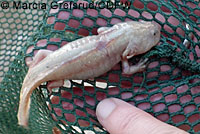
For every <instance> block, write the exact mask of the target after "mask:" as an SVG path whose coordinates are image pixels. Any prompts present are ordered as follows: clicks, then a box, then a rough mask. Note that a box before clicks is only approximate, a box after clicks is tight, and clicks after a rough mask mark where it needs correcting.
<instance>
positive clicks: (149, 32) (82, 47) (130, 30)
mask: <svg viewBox="0 0 200 134" xmlns="http://www.w3.org/2000/svg"><path fill="white" fill-rule="evenodd" d="M159 40H160V29H159V27H158V26H157V25H156V24H154V23H151V22H144V21H142V22H135V21H129V22H123V23H118V24H116V25H114V26H113V27H110V28H108V27H102V28H99V29H98V35H94V36H88V37H85V38H81V39H78V40H75V41H73V42H71V43H68V44H67V45H65V46H63V47H62V48H60V49H58V50H57V51H55V52H52V53H50V54H47V56H46V58H44V59H43V60H41V61H40V62H38V61H39V60H38V59H41V56H37V55H36V58H35V63H34V64H36V62H38V63H37V64H36V65H35V66H34V67H32V68H30V69H29V71H28V73H27V75H26V77H25V79H24V82H23V85H22V89H21V93H20V104H19V109H18V123H19V125H22V126H25V127H26V126H27V125H28V116H29V107H30V96H31V94H32V92H33V90H34V89H35V88H36V87H38V86H39V85H40V84H41V83H43V82H46V81H52V80H62V79H68V80H72V79H76V80H77V79H80V80H84V79H89V78H94V77H97V76H100V75H102V74H104V73H106V72H107V71H109V70H111V69H112V67H113V66H115V65H116V64H117V63H119V62H120V61H122V67H123V73H125V74H132V73H135V72H138V71H141V70H143V69H144V68H145V65H144V64H145V62H146V60H145V61H143V62H140V63H139V64H137V65H134V66H129V64H128V59H129V58H131V57H133V56H134V55H138V54H142V53H145V52H147V51H148V50H150V49H151V48H152V47H153V46H155V45H156V44H157V43H158V42H159ZM33 62H34V61H33Z"/></svg>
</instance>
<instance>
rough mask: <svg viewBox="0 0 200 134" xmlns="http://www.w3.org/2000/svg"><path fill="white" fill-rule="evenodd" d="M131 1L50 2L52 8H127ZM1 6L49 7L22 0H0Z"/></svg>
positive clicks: (41, 3)
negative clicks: (9, 0) (10, 0)
mask: <svg viewBox="0 0 200 134" xmlns="http://www.w3.org/2000/svg"><path fill="white" fill-rule="evenodd" d="M130 5H131V3H130V2H123V3H122V2H111V1H107V2H103V1H101V2H97V3H94V2H92V3H87V2H79V3H75V2H73V1H69V2H55V1H54V2H51V3H50V8H51V9H58V8H59V9H88V8H89V9H97V8H99V9H104V8H107V9H112V8H114V9H116V8H119V7H120V6H121V7H122V8H123V9H125V8H128V9H129V8H130ZM0 7H1V8H2V9H9V8H12V9H43V10H46V9H47V8H48V5H47V3H44V2H30V3H28V2H21V1H12V2H8V1H1V2H0Z"/></svg>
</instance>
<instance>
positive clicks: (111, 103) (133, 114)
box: [96, 98, 188, 134]
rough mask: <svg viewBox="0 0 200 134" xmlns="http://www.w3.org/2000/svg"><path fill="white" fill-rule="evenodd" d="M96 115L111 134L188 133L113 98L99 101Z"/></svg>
mask: <svg viewBox="0 0 200 134" xmlns="http://www.w3.org/2000/svg"><path fill="white" fill-rule="evenodd" d="M96 115H97V118H98V120H99V122H100V123H101V124H102V125H103V126H104V127H105V129H106V130H107V131H108V132H110V133H111V134H168V133H169V134H188V133H187V132H185V131H183V130H181V129H178V128H176V127H174V126H171V125H168V124H166V123H164V122H161V121H159V120H157V119H156V118H154V117H153V116H151V115H150V114H148V113H146V112H144V111H142V110H140V109H138V108H136V107H134V106H132V105H131V104H128V103H126V102H124V101H121V100H119V99H115V98H110V99H105V100H103V101H101V102H100V103H99V104H98V106H97V109H96Z"/></svg>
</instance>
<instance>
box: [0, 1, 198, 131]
mask: <svg viewBox="0 0 200 134" xmlns="http://www.w3.org/2000/svg"><path fill="white" fill-rule="evenodd" d="M66 1H67V0H66ZM12 2H13V1H9V3H10V7H9V8H8V9H3V8H2V7H1V8H0V10H1V12H0V82H1V83H0V98H1V99H0V133H3V134H10V133H20V134H21V133H28V134H31V133H33V134H40V133H45V134H47V133H53V131H54V133H86V134H88V133H89V134H94V133H99V134H105V133H108V132H106V130H105V129H104V128H103V127H102V126H101V125H100V124H99V123H98V121H97V119H96V115H95V108H96V105H97V104H98V103H99V101H101V100H103V99H104V98H108V97H116V98H120V99H122V100H125V101H127V102H129V103H130V104H133V105H135V106H137V107H139V108H140V109H142V110H144V111H146V112H148V113H150V114H152V115H153V116H155V117H156V118H158V119H159V120H162V121H164V122H166V123H169V124H171V125H174V126H176V127H179V128H181V129H183V130H186V131H188V132H190V133H198V132H199V133H200V76H199V73H200V63H199V62H200V48H199V47H200V3H199V2H198V0H196V1H191V0H183V1H181V0H174V1H168V0H140V1H139V0H135V1H131V2H130V3H129V4H130V5H129V6H130V7H129V8H128V7H125V6H123V5H121V6H119V7H117V8H111V9H108V8H104V9H100V8H96V9H89V8H88V9H87V8H84V7H82V6H81V7H80V9H69V8H68V9H66V8H65V9H64V8H59V9H52V8H51V7H50V5H51V3H52V1H47V0H43V1H42V2H41V1H38V0H35V1H33V0H31V1H28V0H27V1H25V0H24V1H22V2H26V3H31V2H32V3H33V2H35V3H39V2H40V3H46V4H47V5H48V6H47V7H46V9H13V8H12V7H11V5H12V4H13V3H12ZM54 2H55V3H56V2H58V3H63V2H62V1H54ZM74 2H75V3H76V1H74ZM85 2H86V1H85ZM91 2H92V1H88V3H91ZM123 2H126V1H123ZM55 3H54V4H55ZM1 5H2V2H1ZM54 6H55V5H54ZM40 7H41V6H40ZM37 8H39V7H37ZM128 20H135V21H138V20H146V21H155V22H156V23H158V24H159V25H160V26H161V32H162V37H161V40H160V43H159V45H158V46H156V47H155V48H153V49H152V50H151V51H150V52H148V53H146V54H144V55H140V56H137V57H134V58H133V59H132V60H131V61H132V62H133V63H135V62H136V61H137V60H138V59H139V58H149V64H148V66H147V69H146V71H145V72H143V73H136V74H133V75H130V76H125V75H122V74H121V66H120V64H119V65H116V66H115V67H114V68H113V69H112V70H111V71H109V72H108V73H106V74H103V75H102V76H100V77H98V78H95V79H94V80H86V81H77V80H76V81H75V80H70V81H67V80H66V81H65V84H64V86H63V87H60V88H55V89H53V91H52V93H50V92H49V91H48V90H47V88H46V85H47V83H43V84H42V85H41V86H40V87H38V89H37V90H35V91H34V93H33V95H32V98H31V99H32V102H31V109H30V118H29V129H24V128H22V127H20V126H18V125H17V116H16V115H17V110H18V104H19V91H20V89H21V86H22V82H23V79H24V76H25V75H26V72H27V70H28V67H27V65H26V62H25V61H27V62H28V60H30V59H31V58H32V57H33V56H34V55H35V53H36V52H37V51H38V50H40V49H49V50H56V49H58V48H60V47H62V46H63V45H65V44H66V43H67V42H71V41H73V40H76V39H78V38H82V37H83V36H88V35H93V34H97V32H96V31H97V28H99V27H102V26H112V25H114V24H116V23H118V22H123V21H128ZM186 24H189V26H190V28H189V29H186V26H185V25H186ZM185 39H187V41H188V42H189V45H185V44H184V43H183V42H184V41H186V40H185ZM102 64H103V63H102Z"/></svg>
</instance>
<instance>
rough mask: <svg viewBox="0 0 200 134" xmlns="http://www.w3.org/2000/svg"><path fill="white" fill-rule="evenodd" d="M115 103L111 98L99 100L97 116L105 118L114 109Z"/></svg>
mask: <svg viewBox="0 0 200 134" xmlns="http://www.w3.org/2000/svg"><path fill="white" fill-rule="evenodd" d="M115 107H116V104H115V103H114V102H113V101H112V100H111V99H105V100H103V101H101V102H100V103H99V104H98V106H97V110H96V111H97V116H98V117H100V118H102V119H106V118H107V117H108V116H109V115H110V114H111V113H112V111H113V110H114V109H115Z"/></svg>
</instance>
